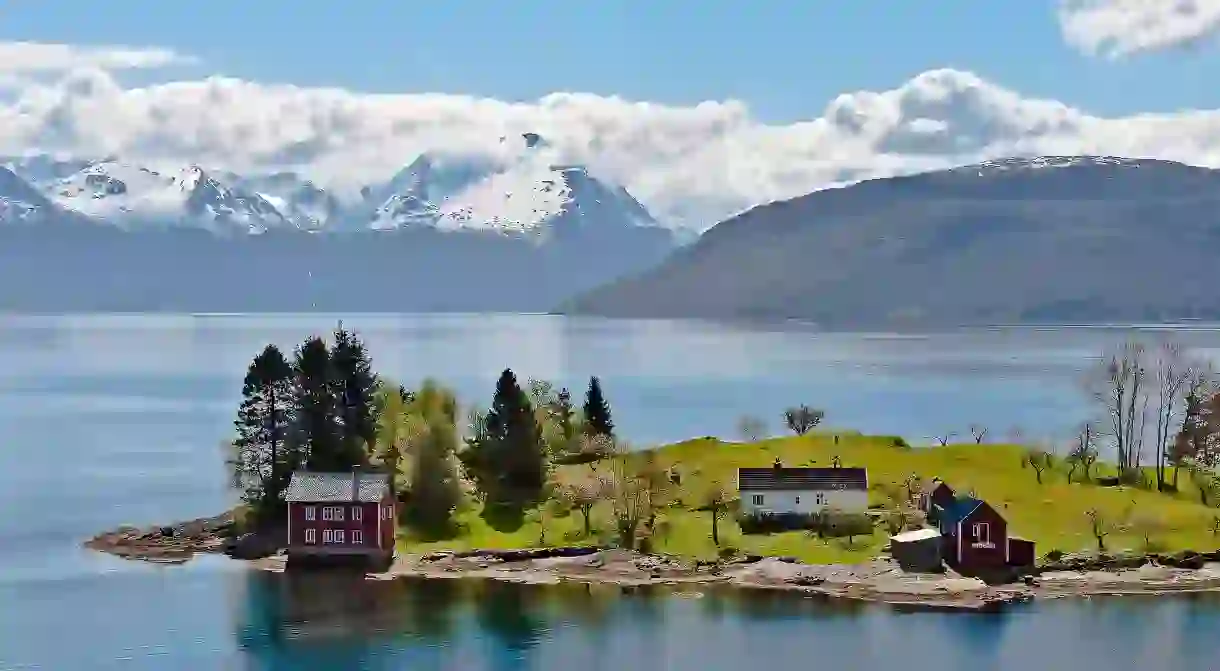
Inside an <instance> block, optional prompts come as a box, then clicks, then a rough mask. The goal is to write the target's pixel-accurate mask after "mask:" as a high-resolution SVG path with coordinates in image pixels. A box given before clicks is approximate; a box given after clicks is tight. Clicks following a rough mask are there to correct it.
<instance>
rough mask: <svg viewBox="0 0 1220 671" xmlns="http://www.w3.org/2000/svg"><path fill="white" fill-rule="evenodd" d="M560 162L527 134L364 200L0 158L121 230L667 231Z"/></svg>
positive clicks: (118, 167)
mask: <svg viewBox="0 0 1220 671" xmlns="http://www.w3.org/2000/svg"><path fill="white" fill-rule="evenodd" d="M554 159H555V156H554V150H553V149H552V148H551V146H550V145H549V144H548V143H547V142H546V140H545V139H544V138H542V136H540V135H538V134H537V133H524V134H522V135H521V137H520V138H512V139H510V138H507V137H505V138H501V145H500V148H499V150H498V151H497V152H493V153H491V154H489V155H488V154H483V155H473V154H469V155H457V154H451V153H432V152H429V153H424V154H422V155H420V156H418V157H416V158H415V159H414V160H413V161H412V162H411V163H409V164H408V165H407V166H406V167H404V168H403V169H402V170H400V171H398V172H397V173H396V174H395V175H393V176H392V177H390V179H388V180H387V181H385V182H382V183H379V184H372V185H369V186H366V187H364V188H363V189H361V191H360V194H359V196H358V197H357V196H355V195H354V194H353V195H352V196H351V197H340V196H338V195H336V194H335V193H332V192H329V191H327V190H326V189H324V188H322V187H321V186H319V185H317V184H315V183H314V182H312V181H310V180H309V179H308V178H306V177H304V176H302V175H300V174H298V173H295V172H277V173H271V174H256V175H242V174H237V173H233V172H222V171H215V172H212V171H205V170H204V169H202V168H200V167H198V166H173V167H170V168H168V169H166V168H162V167H160V166H156V167H154V166H152V165H140V164H135V163H130V162H126V161H124V160H122V159H118V158H114V157H110V158H105V159H100V160H87V159H64V158H58V157H51V156H46V155H32V156H22V157H8V158H5V157H0V166H7V167H8V168H9V169H10V170H11V173H12V174H14V175H15V176H16V177H17V178H20V180H24V181H25V182H27V183H28V184H27V185H26V186H27V187H30V186H32V187H33V189H34V190H35V192H40V193H41V194H42V195H43V196H45V197H46V199H48V200H49V201H50V202H51V203H53V204H54V205H55V206H56V207H57V208H62V209H63V210H67V211H70V212H74V213H78V214H80V215H83V216H84V217H87V218H88V219H90V220H93V221H94V222H96V223H106V224H112V225H116V226H119V227H120V228H124V229H147V228H163V227H166V226H175V227H186V228H203V229H206V230H210V231H213V232H216V233H241V232H250V233H261V232H264V231H267V230H270V229H281V228H282V229H298V230H305V231H314V232H326V233H346V232H358V231H368V230H400V229H415V230H419V229H428V230H436V231H445V232H452V231H494V232H499V233H505V234H509V235H513V236H518V237H519V236H526V237H531V238H534V239H537V240H542V239H546V238H550V237H553V236H563V235H572V234H581V235H589V234H596V235H601V234H603V233H609V232H611V231H615V230H624V229H630V228H636V227H640V226H645V227H656V226H659V224H658V223H657V222H656V220H654V219H653V218H652V216H651V215H650V214H649V213H648V211H647V210H646V209H645V208H644V206H643V205H641V204H640V203H639V202H638V201H637V200H635V198H633V197H632V196H631V195H630V194H629V193H627V191H626V190H625V189H623V188H622V187H619V186H614V185H610V184H607V183H605V182H603V181H601V180H599V179H598V178H596V177H593V176H592V175H590V174H589V171H588V170H587V169H585V168H584V167H582V166H563V165H556V164H555V161H554ZM16 202H17V201H16V199H14V198H9V202H8V204H7V205H5V211H6V215H5V217H6V218H7V219H13V218H15V217H16V216H17V214H16V213H17V212H23V211H25V209H26V208H21V207H19V206H18V205H16V204H14V203H16ZM21 202H25V201H21Z"/></svg>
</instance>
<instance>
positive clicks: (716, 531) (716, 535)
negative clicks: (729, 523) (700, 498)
mask: <svg viewBox="0 0 1220 671" xmlns="http://www.w3.org/2000/svg"><path fill="white" fill-rule="evenodd" d="M719 519H720V511H718V510H716V509H715V508H713V509H712V543H713V544H714V545H720V525H719V524H718V523H717V522H718V520H719Z"/></svg>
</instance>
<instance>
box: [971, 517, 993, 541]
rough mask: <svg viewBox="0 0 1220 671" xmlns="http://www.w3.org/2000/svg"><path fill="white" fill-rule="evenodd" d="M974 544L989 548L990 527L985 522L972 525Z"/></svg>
mask: <svg viewBox="0 0 1220 671" xmlns="http://www.w3.org/2000/svg"><path fill="white" fill-rule="evenodd" d="M973 531H974V543H975V545H980V546H983V547H991V525H990V524H988V523H986V522H975V523H974V528H973Z"/></svg>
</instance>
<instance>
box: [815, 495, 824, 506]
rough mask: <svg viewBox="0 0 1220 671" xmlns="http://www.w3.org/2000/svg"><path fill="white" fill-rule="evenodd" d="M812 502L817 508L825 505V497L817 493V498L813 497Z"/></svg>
mask: <svg viewBox="0 0 1220 671" xmlns="http://www.w3.org/2000/svg"><path fill="white" fill-rule="evenodd" d="M813 502H814V503H816V504H818V505H819V506H822V505H826V495H825V494H821V493H819V494H818V495H817V496H815V497H813Z"/></svg>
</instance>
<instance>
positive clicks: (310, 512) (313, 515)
mask: <svg viewBox="0 0 1220 671" xmlns="http://www.w3.org/2000/svg"><path fill="white" fill-rule="evenodd" d="M316 519H318V507H317V506H305V520H306V521H308V522H312V521H314V520H316Z"/></svg>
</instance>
